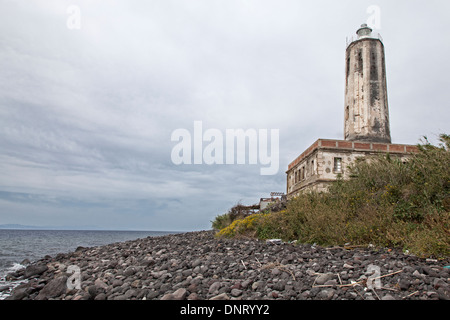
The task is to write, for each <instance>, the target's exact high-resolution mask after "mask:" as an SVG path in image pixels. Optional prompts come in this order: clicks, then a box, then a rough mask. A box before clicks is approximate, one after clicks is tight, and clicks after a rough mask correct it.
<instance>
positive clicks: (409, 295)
mask: <svg viewBox="0 0 450 320" xmlns="http://www.w3.org/2000/svg"><path fill="white" fill-rule="evenodd" d="M418 292H419V290H417V291H414V292H413V293H411V294H408V295H407V296H406V297H403V298H402V299H406V298H409V297H411V296H413V295H415V294H416V293H418Z"/></svg>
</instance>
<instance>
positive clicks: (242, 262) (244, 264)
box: [241, 260, 247, 270]
mask: <svg viewBox="0 0 450 320" xmlns="http://www.w3.org/2000/svg"><path fill="white" fill-rule="evenodd" d="M241 262H242V265H243V266H244V268H245V269H246V270H247V267H246V266H245V263H244V261H242V260H241Z"/></svg>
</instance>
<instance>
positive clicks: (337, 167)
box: [334, 158, 342, 173]
mask: <svg viewBox="0 0 450 320" xmlns="http://www.w3.org/2000/svg"><path fill="white" fill-rule="evenodd" d="M334 172H336V173H341V172H342V158H334Z"/></svg>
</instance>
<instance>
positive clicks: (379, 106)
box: [286, 24, 417, 198]
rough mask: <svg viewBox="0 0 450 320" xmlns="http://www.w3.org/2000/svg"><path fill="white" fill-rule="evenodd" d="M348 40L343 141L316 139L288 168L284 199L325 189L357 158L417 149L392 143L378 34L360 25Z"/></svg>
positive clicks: (407, 153)
mask: <svg viewBox="0 0 450 320" xmlns="http://www.w3.org/2000/svg"><path fill="white" fill-rule="evenodd" d="M356 34H357V37H356V38H355V39H351V40H350V41H348V42H347V49H346V55H345V59H346V63H345V70H346V72H345V81H346V83H345V113H344V114H345V119H344V140H335V139H332V140H330V139H318V140H317V141H316V142H314V143H313V144H312V145H311V146H310V147H309V148H308V149H306V150H305V151H304V152H303V153H302V154H301V155H300V156H299V157H297V159H295V160H294V161H293V162H292V163H290V164H289V166H288V170H287V171H286V174H287V193H286V194H287V197H288V198H292V197H295V196H297V195H298V194H300V193H301V192H303V191H308V190H314V191H326V190H327V187H328V185H329V184H330V183H331V182H332V181H335V180H336V179H337V177H338V176H339V175H341V176H342V177H343V178H346V177H348V172H347V171H348V170H346V169H347V167H348V166H349V165H350V164H352V163H353V162H354V161H355V159H356V158H359V157H371V156H376V155H379V154H382V153H389V154H390V155H392V156H397V157H400V158H403V159H406V158H407V157H408V156H410V154H411V153H413V152H417V147H416V146H412V145H405V144H392V143H391V134H390V126H389V109H388V98H387V84H386V64H385V54H384V45H383V42H382V39H381V36H380V35H379V34H378V35H373V34H372V29H370V28H369V27H368V26H367V25H365V24H363V25H362V26H361V28H360V29H358V31H357V32H356Z"/></svg>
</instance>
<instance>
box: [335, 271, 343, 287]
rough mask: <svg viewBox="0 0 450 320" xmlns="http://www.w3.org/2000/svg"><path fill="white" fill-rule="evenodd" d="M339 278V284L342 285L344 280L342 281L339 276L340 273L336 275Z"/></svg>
mask: <svg viewBox="0 0 450 320" xmlns="http://www.w3.org/2000/svg"><path fill="white" fill-rule="evenodd" d="M336 274H337V276H338V278H339V283H340V284H341V285H342V280H341V276H340V275H339V273H336Z"/></svg>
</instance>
